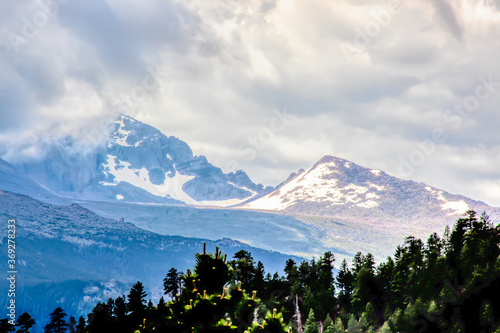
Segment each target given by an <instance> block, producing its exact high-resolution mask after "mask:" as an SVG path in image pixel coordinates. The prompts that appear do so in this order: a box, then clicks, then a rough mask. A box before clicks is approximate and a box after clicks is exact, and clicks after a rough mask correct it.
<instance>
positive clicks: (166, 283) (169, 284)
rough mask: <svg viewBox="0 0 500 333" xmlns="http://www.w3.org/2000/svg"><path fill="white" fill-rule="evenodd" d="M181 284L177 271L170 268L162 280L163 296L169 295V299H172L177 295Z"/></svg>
mask: <svg viewBox="0 0 500 333" xmlns="http://www.w3.org/2000/svg"><path fill="white" fill-rule="evenodd" d="M181 282H182V279H181V276H180V274H179V272H178V271H177V269H175V268H173V267H172V268H170V270H169V271H168V273H167V276H166V277H165V279H164V280H163V288H164V291H165V295H169V296H170V297H171V298H174V297H175V295H177V294H178V293H179V290H180V286H181Z"/></svg>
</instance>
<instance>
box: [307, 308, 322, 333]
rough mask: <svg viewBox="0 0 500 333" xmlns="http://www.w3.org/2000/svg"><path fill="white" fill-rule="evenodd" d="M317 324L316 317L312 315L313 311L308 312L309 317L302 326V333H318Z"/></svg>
mask: <svg viewBox="0 0 500 333" xmlns="http://www.w3.org/2000/svg"><path fill="white" fill-rule="evenodd" d="M318 330H319V328H318V323H317V322H316V316H315V315H314V310H313V309H311V310H310V311H309V316H308V317H307V321H306V325H305V326H304V333H318Z"/></svg>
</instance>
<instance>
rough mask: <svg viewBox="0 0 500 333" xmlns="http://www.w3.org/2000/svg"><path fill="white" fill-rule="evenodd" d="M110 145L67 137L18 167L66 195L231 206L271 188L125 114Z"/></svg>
mask: <svg viewBox="0 0 500 333" xmlns="http://www.w3.org/2000/svg"><path fill="white" fill-rule="evenodd" d="M111 125H112V126H111V127H112V129H111V132H110V135H109V141H108V142H107V143H106V145H103V146H100V147H97V148H96V149H95V150H94V151H92V152H91V153H86V154H83V153H79V152H78V150H77V149H70V148H72V147H74V146H76V145H77V143H76V142H75V141H74V140H73V139H72V138H67V139H66V140H65V141H63V142H62V143H61V144H60V145H55V146H52V147H50V149H49V152H48V154H47V155H46V157H45V158H44V159H43V160H40V161H30V162H27V163H22V164H20V165H18V167H19V168H20V169H21V170H23V171H24V172H25V173H26V174H27V175H28V176H30V177H31V178H32V179H35V180H36V181H37V182H39V183H40V184H42V185H43V186H45V187H47V188H49V189H51V190H53V191H54V192H56V193H59V194H61V195H64V196H67V197H72V198H79V199H87V200H108V201H117V200H118V201H121V200H123V201H126V202H153V203H173V204H190V205H208V206H230V205H235V204H238V203H242V202H244V201H246V200H249V199H251V198H253V197H255V196H257V195H262V194H266V193H268V192H270V191H271V190H272V189H271V188H264V187H263V186H262V185H261V184H258V185H257V184H255V183H253V182H252V181H251V180H250V178H249V177H248V176H247V174H246V173H245V172H243V171H241V170H239V171H237V172H235V173H228V174H226V173H223V172H222V170H221V169H220V168H217V167H215V166H213V165H212V164H210V163H209V162H208V161H207V159H206V158H205V157H204V156H194V155H193V152H192V150H191V148H190V147H189V146H188V145H187V144H186V143H185V142H183V141H181V140H180V139H178V138H176V137H172V136H170V137H168V136H166V135H164V134H163V133H161V132H160V131H159V130H157V129H156V128H154V127H152V126H149V125H147V124H144V123H142V122H140V121H137V120H135V119H133V118H131V117H128V116H125V115H121V116H120V117H118V119H117V120H116V121H115V122H114V123H113V124H111Z"/></svg>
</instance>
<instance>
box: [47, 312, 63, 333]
mask: <svg viewBox="0 0 500 333" xmlns="http://www.w3.org/2000/svg"><path fill="white" fill-rule="evenodd" d="M66 316H67V315H66V313H65V312H64V310H63V309H62V308H60V307H58V308H56V309H55V310H54V312H52V313H51V314H50V322H49V323H48V324H47V325H45V327H44V329H45V333H64V332H67V329H68V323H67V322H66V319H65V318H66Z"/></svg>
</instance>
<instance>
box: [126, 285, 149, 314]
mask: <svg viewBox="0 0 500 333" xmlns="http://www.w3.org/2000/svg"><path fill="white" fill-rule="evenodd" d="M146 296H147V294H146V292H145V291H144V286H143V285H142V283H141V282H140V281H137V282H136V283H135V284H134V285H133V286H132V288H131V289H130V293H129V294H128V296H127V299H128V310H129V311H130V312H132V314H133V315H142V314H143V313H144V310H145V309H146V307H145V303H146V300H145V298H146Z"/></svg>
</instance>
